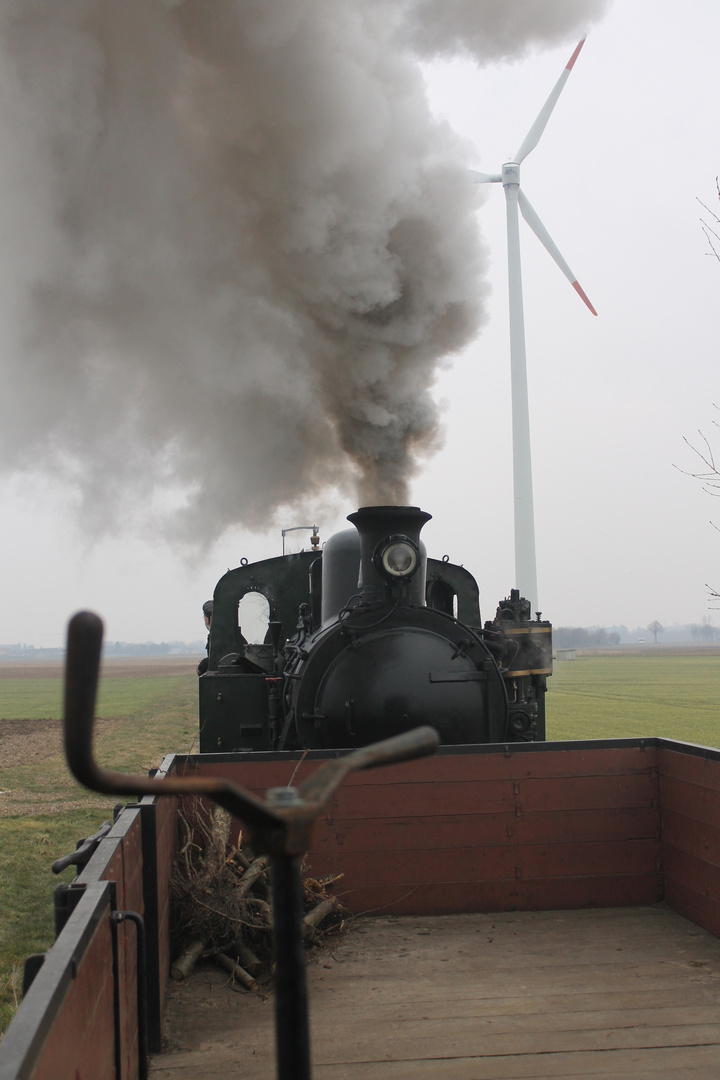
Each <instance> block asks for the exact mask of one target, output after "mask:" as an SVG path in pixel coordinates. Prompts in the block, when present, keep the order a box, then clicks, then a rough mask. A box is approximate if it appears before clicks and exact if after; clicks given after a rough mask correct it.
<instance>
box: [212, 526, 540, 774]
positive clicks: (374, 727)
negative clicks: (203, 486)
mask: <svg viewBox="0 0 720 1080" xmlns="http://www.w3.org/2000/svg"><path fill="white" fill-rule="evenodd" d="M429 518H430V515H429V514H426V513H424V512H423V511H422V510H420V509H419V508H417V507H386V506H380V507H377V506H374V507H364V508H361V509H360V510H358V511H357V512H356V513H355V514H351V515H350V516H349V519H348V520H349V521H350V522H351V523H352V524H353V526H354V528H353V529H348V530H344V531H342V532H339V533H336V534H335V535H334V536H332V537H331V538H330V539H329V540H328V541H327V543H326V544H325V547H324V550H323V552H322V554H321V555H320V554H318V552H317V551H311V552H302V553H300V554H299V555H289V556H282V557H280V558H277V559H268V560H265V561H263V562H260V563H255V564H252V565H244V566H241V567H239V568H238V569H237V570H232V571H229V572H228V574H226V575H225V577H224V578H222V579H221V581H220V582H219V583H218V586H217V588H216V591H215V597H214V602H215V607H214V617H213V626H212V631H211V637H210V653H209V665H208V671H207V672H206V674H204V675H203V676H201V678H200V750H201V753H213V752H218V751H221V752H227V751H231V750H275V749H296V748H311V749H314V748H318V749H321V748H323V749H325V748H341V747H354V746H361V745H364V744H366V743H370V742H373V741H375V740H377V739H381V738H386V737H388V736H391V735H394V734H399V733H400V732H402V731H406V730H408V729H409V728H412V727H416V726H418V725H420V724H430V725H431V726H433V727H435V728H436V729H437V730H438V732H439V733H440V737H441V739H442V741H443V742H444V743H446V744H458V743H486V742H502V741H508V740H510V739H517V738H521V739H532V738H536V737H542V733H541V723H540V722H539V721H542V719H543V718H544V689H545V682H544V679H545V675H546V674H548V673H549V672H548V670H547V667H548V664H547V655H546V653H547V650H546V649H545V648H542V649H540V652H537V649H536V650H535V653H534V654H533V655H532V656H531V655H530V652H528V648H527V647H526V645H525V642H524V640H523V634H525V635H527V636H528V638H529V635H530V631H529V629H528V627H527V625H526V624H527V623H528V622H529V620H528V619H527V618H526V614H527V613H526V611H525V609H524V608H522V609H521V610H520V609H518V610H516V608H517V605H515V607H513V606H512V603H511V602H510V601H505V602H504V603H505V605H506V608H503V612H504V616H503V618H502V619H499V618H498V617H497V616H496V620H495V622H493V623H488V624H486V626H485V629H483V628H482V627H481V621H480V608H479V601H478V590H477V584H476V582H475V580H474V578H473V577H472V575H471V574H469V573H468V571H467V570H465V569H463V568H462V567H460V566H455V565H453V564H451V563H449V562H448V561H447V560H446V559H445V560H442V561H438V560H434V559H428V557H427V552H426V550H425V545H424V544H423V542H422V540H421V539H420V532H421V530H422V527H423V525H424V524H425V523H426V522H427V521H428V520H429ZM249 592H259V593H262V595H264V596H265V598H266V600H267V603H268V609H269V623H268V633H267V636H266V638H265V641H264V642H263V643H260V644H254V645H253V644H247V643H246V642H245V640H244V637H243V635H242V631H241V628H240V627H239V625H238V616H237V612H238V604H239V602H240V600H241V599H242V597H243V596H245V595H247V594H248V593H249ZM513 595H514V594H513ZM523 603H526V602H524V601H523ZM507 605H509V607H507ZM501 607H502V605H501ZM527 607H528V608H529V605H527ZM500 610H501V609H500V608H499V609H498V613H500ZM511 615H512V618H511V617H510V616H511ZM535 627H536V624H535V623H532V628H533V630H532V633H533V634H534V636H533V645H534V644H535V642H536V641H540V638H539V636H538V635H539V633H540V631H541V629H542V632H543V633H546V640H545V639H543V642H542V644H543V645H545V644H548V645H549V641H550V633H549V623H543V624H542V628H541V627H540V624H538V626H537V629H535ZM518 642H521V645H518ZM551 655H552V654H551V652H550V656H551ZM526 660H527V662H528V664H532V666H531V667H530V666H528V668H527V676H526V675H524V674H522V673H521V672H523V671H525V669H524V668H520V667H519V664H520V663H521V662H522V663H524V662H525V661H526ZM550 663H551V662H550Z"/></svg>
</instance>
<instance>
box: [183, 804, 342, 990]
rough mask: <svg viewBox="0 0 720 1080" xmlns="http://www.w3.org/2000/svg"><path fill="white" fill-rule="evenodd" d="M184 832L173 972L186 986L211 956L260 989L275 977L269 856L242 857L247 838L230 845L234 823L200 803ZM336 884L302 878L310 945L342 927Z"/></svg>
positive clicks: (249, 853) (246, 854)
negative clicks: (262, 980) (262, 981)
mask: <svg viewBox="0 0 720 1080" xmlns="http://www.w3.org/2000/svg"><path fill="white" fill-rule="evenodd" d="M181 826H182V829H183V836H182V841H181V845H180V851H179V854H178V857H177V860H176V864H175V868H174V872H173V877H172V886H171V888H172V902H173V925H174V931H173V936H174V940H175V946H176V951H178V952H180V953H181V955H180V957H179V958H178V960H177V961H176V963H175V964H174V965H173V978H176V979H184V978H187V976H188V974H189V973H190V971H191V970H192V967H193V965H194V963H195V962H196V960H197V959H198V957H199V956H200V955H201V954H203V953H205V955H208V954H209V955H211V956H213V957H214V959H216V961H217V963H219V964H221V965H222V966H224V967H225V968H227V970H230V967H228V965H233V974H234V975H235V978H236V979H238V981H239V982H241V983H242V985H244V986H247V985H248V983H247V982H245V981H244V978H243V976H244V977H245V979H249V980H251V981H252V982H255V980H256V977H260V976H261V974H262V972H263V971H265V973H266V974H267V973H269V972H270V970H271V954H272V928H273V913H272V903H271V895H270V890H269V888H268V878H269V870H270V866H269V861H268V859H267V858H266V857H265V856H259V857H255V855H254V853H253V852H252V851H251V850H250V849H249V848H247V847H245V848H244V849H243V848H242V846H241V845H242V834H240V835H239V836H238V843H237V845H234V844H232V843H231V842H230V835H231V819H230V816H229V815H228V814H227V813H225V811H223V810H220V809H215V810H208V808H207V806H206V805H205V804H203V803H202V802H201V801H200V800H196V802H195V803H194V805H191V806H190V808H189V813H188V816H187V817H184V816H181ZM340 876H341V875H340ZM338 880H340V878H339V877H336V878H332V877H329V878H323V879H317V878H312V877H309V876H304V877H303V906H304V908H305V911H306V912H307V915H306V917H305V920H304V924H303V935H304V938H305V942H306V945H317V944H319V943H320V942H321V941H322V938H323V936H324V934H325V933H326V932H327V929H328V925H327V924H328V922H330V923H331V924H332V927H331V928H333V927H336V926H337V925H338V924H341V922H342V919H341V917H340V912H341V911H342V908H341V907H340V904H339V903H338V900H337V897H335V896H332V895H330V894H328V892H327V889H328V888H329V887H330V886H331V885H333V884H335V882H336V881H338ZM323 923H325V926H323V925H322V924H323ZM198 946H199V947H198ZM227 953H230V954H231V957H233V956H234V957H237V961H238V962H237V963H236V961H235V960H233V959H232V958H231V957H228V956H227V955H225V954H227ZM235 968H237V969H238V971H241V972H242V973H243V975H240V974H238V971H235ZM175 970H177V972H178V974H175ZM255 985H256V986H257V983H255ZM250 989H253V987H250Z"/></svg>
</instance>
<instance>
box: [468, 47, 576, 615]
mask: <svg viewBox="0 0 720 1080" xmlns="http://www.w3.org/2000/svg"><path fill="white" fill-rule="evenodd" d="M584 44H585V38H583V39H582V40H581V41H580V43H579V44H578V46H577V48H576V49H575V52H574V53H573V54H572V56H571V57H570V59H569V60H568V62H567V65H566V66H565V69H564V70H563V73H562V75H561V76H560V78H559V79H558V81H557V83H556V84H555V86H554V88H553V90H552V92H551V94H550V96H549V98H548V99H547V101H546V102H545V104H544V105H543V107H542V109H541V110H540V113H539V115H538V118H537V120H536V121H535V123H534V124H533V125H532V127H531V128H530V130H529V131H528V133H527V135H526V136H525V140H524V142H523V143H522V145H521V146H520V149H519V150H518V152H517V154H516V155H515V157H514V158H513V160H512V161H508V162H506V164H505V165H503V167H502V172H501V173H495V174H488V173H481V172H473V174H472V175H473V177H474V179H475V181H476V183H478V184H502V186H503V188H504V189H505V200H506V204H507V238H508V292H509V297H510V373H511V387H512V429H513V489H514V499H515V582H516V586H517V588H518V589H519V590H520V595H521V596H524V597H526V598H527V599H528V600H529V601H530V604H531V610H535V609H536V608H537V600H538V593H537V568H536V563H535V517H534V511H533V490H532V460H531V455H530V416H529V412H528V389H527V367H526V360H525V320H524V316H523V297H522V275H521V270H520V230H519V222H518V206H519V207H520V211H521V213H522V216H523V217H524V218H525V220H526V222H527V223H528V225H529V226H530V228H531V229H532V231H533V232H534V233H535V235H536V236H537V238H538V240H539V241H540V243H541V244H542V245H543V246H544V247H545V248H546V249H547V251H548V252H549V254H550V255H551V256H552V258H553V259H554V260H555V262H556V263H557V265H558V266H559V267H560V269H561V270H562V272H563V274H564V275H565V277H566V278H567V279H568V281H569V282H570V284H571V285H572V287H573V288H574V289H575V291H576V292H577V293H578V294H579V296H580V297H581V298H582V300H583V301H584V302H585V303H586V304H587V306H588V307H589V308H590V310H591V311H592V313H593V315H597V311H596V310H595V308H594V307H593V306H592V304H591V303H590V301H589V300H588V298H587V296H586V295H585V293H584V292H583V290H582V288H581V287H580V283H579V282H578V280H577V278H576V277H575V275H574V274H573V272H572V270H571V269H570V267H569V266H568V264H567V263H566V262H565V260H564V259H563V257H562V255H561V254H560V252H559V251H558V249H557V247H556V246H555V244H554V243H553V241H552V239H551V237H550V234H549V233H548V231H547V229H546V228H545V226H544V225H543V223H542V221H541V220H540V218H539V217H538V216H537V214H536V213H535V211H534V210H533V208H532V206H531V205H530V202H529V200H528V198H527V196H526V195H525V193H524V192H523V190H522V188H521V187H520V163H521V162H522V161H524V160H525V158H526V157H527V156H528V154H529V153H530V152H531V151H532V150H534V149H535V147H536V146H537V144H538V142H539V141H540V137H541V135H542V133H543V131H544V130H545V127H546V125H547V122H548V120H549V119H550V115H551V113H552V111H553V109H554V108H555V105H556V104H557V100H558V98H559V97H560V93H561V91H562V88H563V87H564V85H565V83H566V82H567V80H568V77H569V75H570V72H571V71H572V69H573V65H574V63H575V61H576V60H577V58H578V55H579V53H580V50H581V49H582V47H583V45H584Z"/></svg>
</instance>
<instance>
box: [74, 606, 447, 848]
mask: <svg viewBox="0 0 720 1080" xmlns="http://www.w3.org/2000/svg"><path fill="white" fill-rule="evenodd" d="M102 637H103V624H102V620H101V619H99V618H98V616H97V615H94V614H93V613H92V612H90V611H81V612H78V614H77V615H74V616H73V618H72V619H71V620H70V623H69V626H68V641H67V657H66V675H65V712H64V722H63V723H64V737H65V756H66V757H67V762H68V765H69V767H70V771H71V772H72V774H73V775H74V776H75V778H76V779H77V780H79V781H80V783H81V784H84V785H85V787H88V788H90V789H91V790H92V791H99V792H101V793H102V794H107V795H206V796H207V797H208V798H210V799H212V800H213V801H214V802H216V803H218V804H219V805H220V806H222V807H224V809H225V810H228V811H229V812H230V813H231V814H233V815H234V816H235V817H238V818H240V819H241V820H242V821H244V822H246V824H248V825H250V826H252V828H253V831H254V838H255V845H254V846H255V847H256V849H257V850H258V851H262V852H267V853H268V854H274V855H279V856H281V857H282V856H291V855H297V854H300V853H302V852H304V851H306V850H307V848H308V847H309V834H310V826H311V825H312V822H313V821H314V819H315V818H316V817H317V815H318V814H319V812H320V810H321V809H322V807H323V806H324V804H325V803H326V802H327V800H328V799H329V798H330V797H331V795H332V794H333V792H334V791H335V790H336V789H337V788H338V787H339V786H340V784H342V782H343V780H344V779H345V777H346V776H347V775H348V773H350V772H354V771H356V770H358V769H370V768H374V767H375V766H377V765H387V764H390V763H392V762H398V761H407V760H409V759H410V758H416V757H421V756H424V755H426V754H432V753H434V752H435V750H436V749H437V747H438V745H439V743H440V739H439V737H438V734H437V732H436V731H435V730H434V728H430V727H422V728H416V729H415V730H414V731H408V732H405V734H403V735H398V736H396V737H395V738H392V739H386V740H384V741H383V742H379V743H374V744H373V745H371V746H363V747H361V748H360V749H359V750H354V751H353V752H352V753H350V754H348V755H347V756H346V757H343V758H339V759H338V760H336V761H328V762H327V763H326V764H325V765H322V766H321V767H320V768H319V769H318V770H317V772H316V773H314V774H313V775H312V776H311V777H309V779H307V780H306V781H305V782H304V783H303V784H301V786H300V795H301V799H300V800H298V801H297V802H296V803H295V804H294V805H288V806H286V807H284V806H270V805H268V804H267V803H266V802H264V801H263V800H262V799H258V798H256V797H255V796H254V795H252V794H251V793H250V792H249V791H246V790H245V789H244V788H241V787H238V786H237V785H236V784H233V783H231V782H230V781H229V780H222V779H219V778H215V777H209V776H208V777H197V776H196V777H184V776H168V777H165V778H164V779H162V780H156V779H151V778H149V777H144V776H131V775H129V774H128V773H121V772H112V771H111V770H109V769H104V768H102V767H101V766H100V765H98V764H97V762H96V761H95V759H94V757H93V749H92V737H93V723H94V719H95V700H96V697H97V685H98V676H99V671H100V653H101V649H102Z"/></svg>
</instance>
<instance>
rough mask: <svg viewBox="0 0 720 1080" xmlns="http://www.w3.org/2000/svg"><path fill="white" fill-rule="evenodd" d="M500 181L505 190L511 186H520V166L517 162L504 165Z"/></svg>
mask: <svg viewBox="0 0 720 1080" xmlns="http://www.w3.org/2000/svg"><path fill="white" fill-rule="evenodd" d="M500 179H501V182H502V186H503V187H504V188H506V187H508V185H509V184H516V185H517V186H518V187H519V186H520V166H519V164H518V163H517V161H508V162H506V163H505V165H503V167H502V174H501V177H500Z"/></svg>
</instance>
